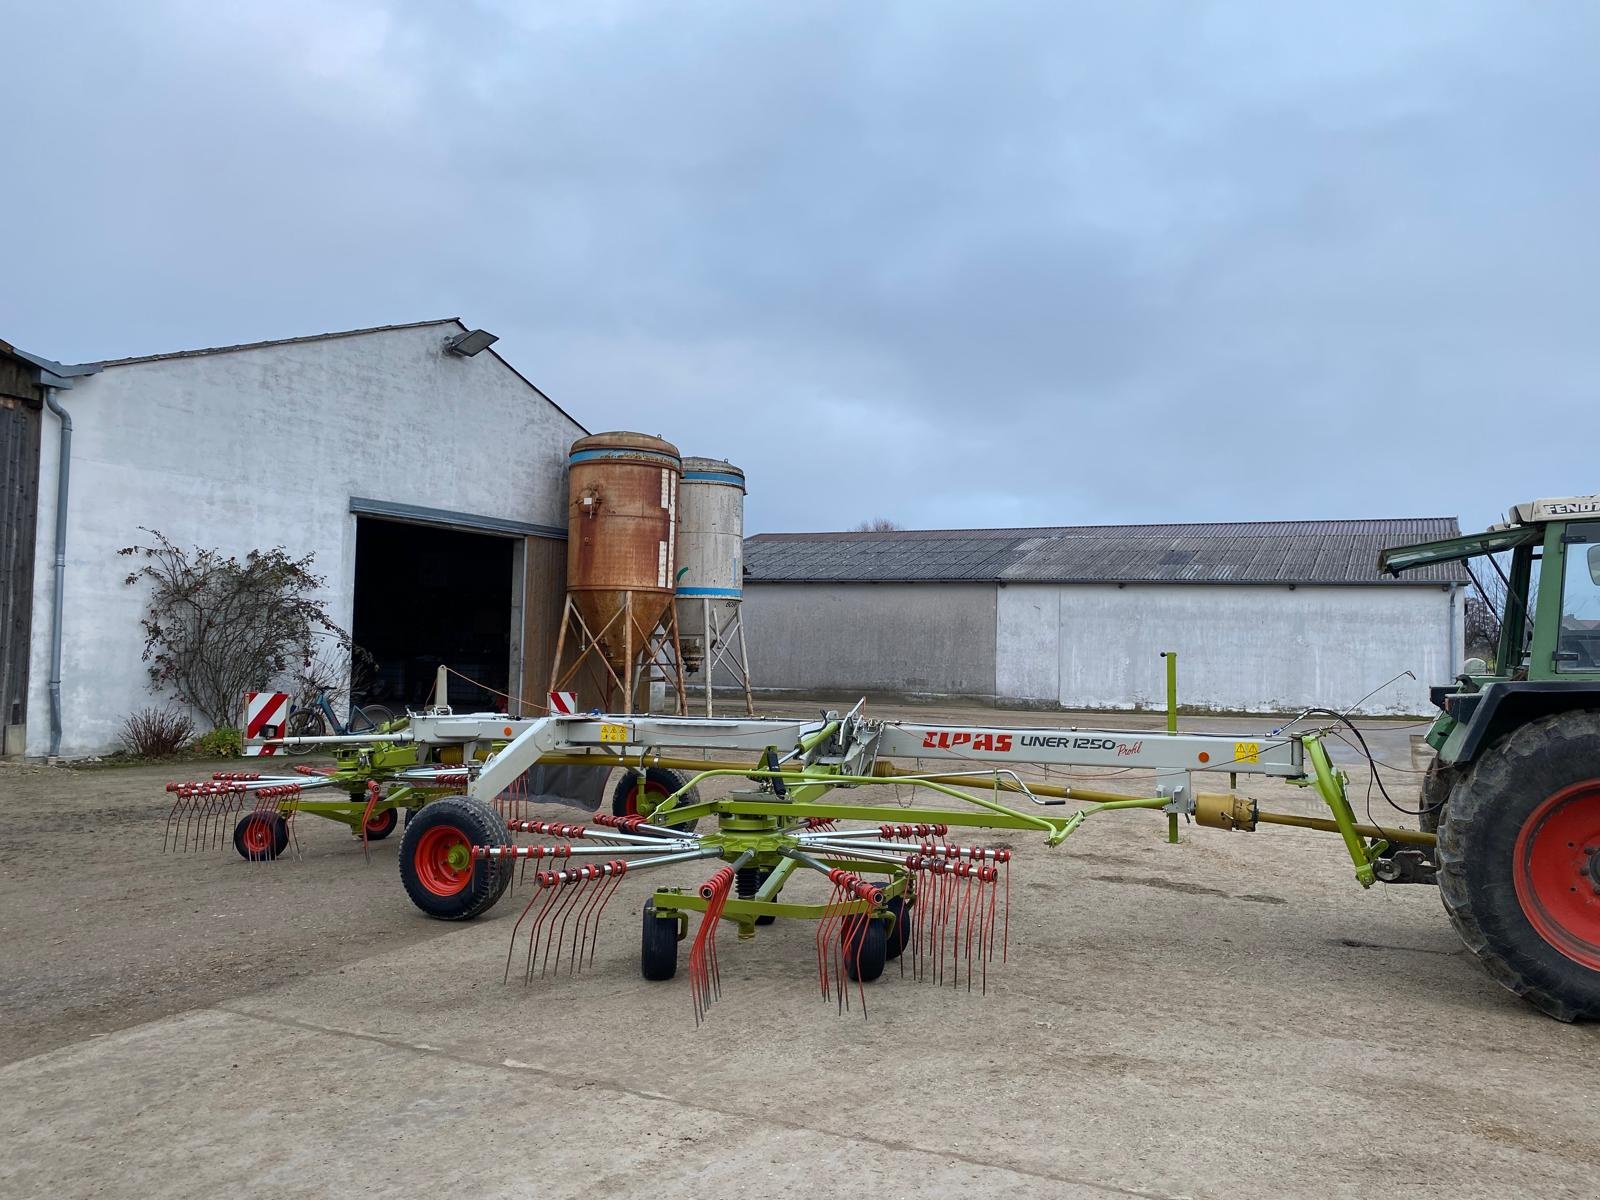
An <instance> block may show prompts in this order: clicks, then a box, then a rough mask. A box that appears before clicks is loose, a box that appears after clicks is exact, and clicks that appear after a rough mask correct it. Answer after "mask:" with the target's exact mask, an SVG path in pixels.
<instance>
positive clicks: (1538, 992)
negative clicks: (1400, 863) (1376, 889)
mask: <svg viewBox="0 0 1600 1200" xmlns="http://www.w3.org/2000/svg"><path fill="white" fill-rule="evenodd" d="M1443 816H1444V820H1443V823H1442V824H1441V826H1440V828H1439V847H1438V851H1439V894H1440V896H1441V897H1442V898H1443V900H1444V906H1445V911H1446V912H1448V913H1449V914H1450V920H1451V922H1452V923H1453V924H1454V925H1455V927H1456V931H1457V932H1458V933H1459V934H1460V935H1461V939H1462V941H1464V942H1465V943H1466V944H1467V948H1468V949H1469V950H1471V951H1472V953H1473V954H1474V955H1476V956H1477V958H1478V960H1479V961H1480V962H1481V963H1483V965H1484V967H1485V968H1486V969H1487V970H1488V972H1489V974H1490V975H1492V976H1493V977H1494V978H1495V979H1496V980H1498V981H1499V982H1500V983H1501V984H1502V985H1504V986H1505V987H1506V988H1508V989H1510V990H1511V991H1513V992H1515V993H1516V994H1517V995H1519V996H1522V997H1524V998H1525V999H1527V1000H1529V1001H1531V1002H1532V1003H1533V1004H1535V1005H1537V1006H1538V1007H1539V1008H1541V1009H1543V1010H1544V1011H1545V1012H1547V1013H1549V1014H1550V1015H1551V1016H1552V1017H1555V1018H1557V1019H1558V1020H1562V1021H1574V1020H1580V1019H1584V1018H1594V1017H1600V713H1596V712H1588V711H1575V712H1565V713H1557V714H1556V715H1554V716H1550V717H1544V718H1541V719H1540V720H1537V721H1532V722H1530V723H1528V724H1527V725H1524V726H1523V727H1522V728H1520V729H1517V730H1515V731H1514V732H1512V733H1510V734H1508V735H1507V736H1506V737H1505V738H1504V739H1502V740H1501V741H1500V742H1498V743H1496V744H1495V745H1494V746H1492V747H1491V748H1490V749H1489V750H1487V751H1486V752H1485V753H1484V755H1483V756H1482V757H1481V758H1479V760H1478V761H1477V763H1476V764H1475V765H1474V766H1473V767H1472V769H1471V771H1470V772H1468V773H1467V774H1466V776H1465V777H1464V778H1462V779H1461V781H1460V782H1459V783H1458V784H1457V785H1456V786H1455V787H1454V788H1453V789H1452V790H1451V792H1450V804H1449V807H1448V808H1447V809H1445V810H1444V814H1443Z"/></svg>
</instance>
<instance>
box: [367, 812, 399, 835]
mask: <svg viewBox="0 0 1600 1200" xmlns="http://www.w3.org/2000/svg"><path fill="white" fill-rule="evenodd" d="M397 815H398V810H396V809H393V808H386V809H384V810H383V811H382V812H379V813H373V814H372V820H370V821H368V822H367V832H368V833H383V832H384V831H385V830H386V829H388V828H389V827H390V826H391V825H393V824H394V822H395V817H396V816H397Z"/></svg>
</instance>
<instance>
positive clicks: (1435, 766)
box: [1417, 758, 1461, 833]
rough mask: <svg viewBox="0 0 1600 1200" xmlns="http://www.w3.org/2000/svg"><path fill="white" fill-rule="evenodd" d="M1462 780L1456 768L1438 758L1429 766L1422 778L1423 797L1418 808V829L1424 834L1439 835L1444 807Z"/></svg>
mask: <svg viewBox="0 0 1600 1200" xmlns="http://www.w3.org/2000/svg"><path fill="white" fill-rule="evenodd" d="M1460 778H1461V772H1460V771H1458V770H1456V768H1455V767H1447V766H1445V765H1444V764H1443V763H1442V762H1440V761H1439V760H1438V759H1437V758H1435V759H1434V760H1433V761H1432V762H1431V763H1429V764H1428V769H1427V771H1426V772H1425V773H1424V774H1423V776H1422V796H1421V802H1420V803H1419V804H1418V805H1417V808H1418V809H1420V810H1421V811H1420V812H1419V813H1418V815H1417V828H1419V829H1421V830H1422V832H1423V833H1438V832H1439V825H1440V823H1441V822H1442V820H1443V818H1444V806H1445V805H1446V804H1447V803H1448V802H1449V800H1450V789H1451V788H1453V787H1455V785H1456V781H1457V780H1458V779H1460Z"/></svg>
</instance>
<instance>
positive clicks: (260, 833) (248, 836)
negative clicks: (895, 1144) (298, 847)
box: [239, 817, 274, 854]
mask: <svg viewBox="0 0 1600 1200" xmlns="http://www.w3.org/2000/svg"><path fill="white" fill-rule="evenodd" d="M239 840H240V841H241V842H243V843H244V848H245V850H246V852H248V853H250V854H266V853H267V852H269V851H270V850H271V849H272V843H273V841H274V838H273V836H272V822H271V821H268V820H267V819H266V818H265V817H255V818H253V819H252V820H250V821H247V822H246V823H245V827H244V832H243V833H242V834H240V835H239Z"/></svg>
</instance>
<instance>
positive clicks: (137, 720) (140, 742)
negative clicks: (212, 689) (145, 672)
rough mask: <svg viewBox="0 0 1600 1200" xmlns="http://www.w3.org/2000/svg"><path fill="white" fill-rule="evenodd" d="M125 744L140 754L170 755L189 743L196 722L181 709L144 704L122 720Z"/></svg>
mask: <svg viewBox="0 0 1600 1200" xmlns="http://www.w3.org/2000/svg"><path fill="white" fill-rule="evenodd" d="M119 737H120V740H121V742H122V748H123V749H124V750H126V751H127V752H128V753H129V754H133V755H137V756H138V757H139V758H167V757H169V756H170V755H173V754H176V753H177V752H178V751H179V750H182V749H183V748H184V747H185V746H187V745H188V744H189V739H190V738H192V737H194V722H193V721H191V720H190V719H189V718H188V717H187V716H185V715H184V714H183V713H181V712H176V711H174V710H173V709H170V708H156V707H154V706H150V707H146V708H141V709H139V710H138V711H137V712H134V713H132V714H130V715H129V717H128V719H127V720H125V721H123V722H122V730H121V733H120V735H119Z"/></svg>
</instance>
